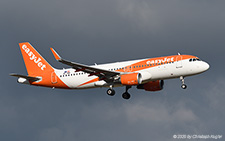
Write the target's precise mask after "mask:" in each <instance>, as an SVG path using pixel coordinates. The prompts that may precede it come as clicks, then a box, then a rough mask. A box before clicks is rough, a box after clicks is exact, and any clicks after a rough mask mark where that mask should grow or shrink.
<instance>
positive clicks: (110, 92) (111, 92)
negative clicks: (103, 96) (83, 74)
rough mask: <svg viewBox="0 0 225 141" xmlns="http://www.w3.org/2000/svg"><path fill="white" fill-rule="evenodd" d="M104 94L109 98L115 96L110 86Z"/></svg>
mask: <svg viewBox="0 0 225 141" xmlns="http://www.w3.org/2000/svg"><path fill="white" fill-rule="evenodd" d="M106 93H107V94H108V95H110V96H114V95H115V93H116V92H115V90H113V86H112V85H111V86H110V88H109V89H108V90H107V91H106Z"/></svg>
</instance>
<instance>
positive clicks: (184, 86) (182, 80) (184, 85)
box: [180, 76, 187, 89]
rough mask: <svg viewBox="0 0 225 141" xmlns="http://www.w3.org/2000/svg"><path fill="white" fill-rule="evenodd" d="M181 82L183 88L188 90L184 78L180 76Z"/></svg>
mask: <svg viewBox="0 0 225 141" xmlns="http://www.w3.org/2000/svg"><path fill="white" fill-rule="evenodd" d="M180 81H181V82H182V85H181V88H182V89H186V88H187V85H186V84H185V83H184V77H183V76H180Z"/></svg>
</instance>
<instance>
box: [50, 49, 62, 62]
mask: <svg viewBox="0 0 225 141" xmlns="http://www.w3.org/2000/svg"><path fill="white" fill-rule="evenodd" d="M50 49H51V51H52V54H53V55H54V57H55V59H56V60H57V61H60V60H62V59H61V57H60V56H59V54H58V53H57V52H56V51H55V50H54V49H53V48H50Z"/></svg>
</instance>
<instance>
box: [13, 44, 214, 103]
mask: <svg viewBox="0 0 225 141" xmlns="http://www.w3.org/2000/svg"><path fill="white" fill-rule="evenodd" d="M19 46H20V50H21V53H22V56H23V59H24V62H25V66H26V70H27V73H28V75H20V74H16V73H12V74H10V75H11V76H15V77H17V78H18V80H17V82H18V83H21V84H29V85H35V86H44V87H51V88H62V89H88V88H101V87H107V88H108V90H107V91H106V92H107V94H108V95H110V96H114V95H115V90H114V89H113V88H114V87H122V86H125V88H126V89H125V92H124V93H123V94H122V97H123V98H124V99H129V98H130V97H131V95H130V94H129V93H128V90H129V89H130V88H131V87H132V86H135V87H136V88H137V89H142V90H145V91H152V92H154V91H160V90H162V89H163V86H164V80H166V79H174V78H179V79H180V80H181V83H182V85H181V88H183V89H186V88H187V85H186V84H185V81H184V78H185V77H187V76H192V75H196V74H200V73H203V72H205V71H207V70H208V69H209V67H210V66H209V64H208V63H206V62H204V61H202V60H200V59H199V58H198V57H196V56H193V55H181V54H179V53H178V55H172V56H164V57H157V58H147V59H138V60H131V61H123V62H116V63H107V64H99V65H98V64H95V65H92V66H88V65H84V64H80V63H76V62H71V61H68V60H65V59H63V58H61V57H60V56H59V54H58V53H57V52H56V51H55V50H54V49H53V48H50V49H51V51H52V53H53V56H54V57H55V59H56V60H57V61H59V62H61V63H63V64H66V65H68V66H70V67H71V68H67V69H56V68H53V67H52V66H51V65H50V64H49V63H48V62H47V61H46V60H45V59H44V58H43V57H42V56H41V55H40V54H39V53H38V52H37V51H36V50H35V48H34V47H33V46H32V45H31V44H30V43H29V42H23V43H19Z"/></svg>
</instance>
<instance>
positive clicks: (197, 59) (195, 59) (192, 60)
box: [189, 58, 201, 62]
mask: <svg viewBox="0 0 225 141" xmlns="http://www.w3.org/2000/svg"><path fill="white" fill-rule="evenodd" d="M195 61H201V60H200V59H199V58H191V59H189V62H195Z"/></svg>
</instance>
